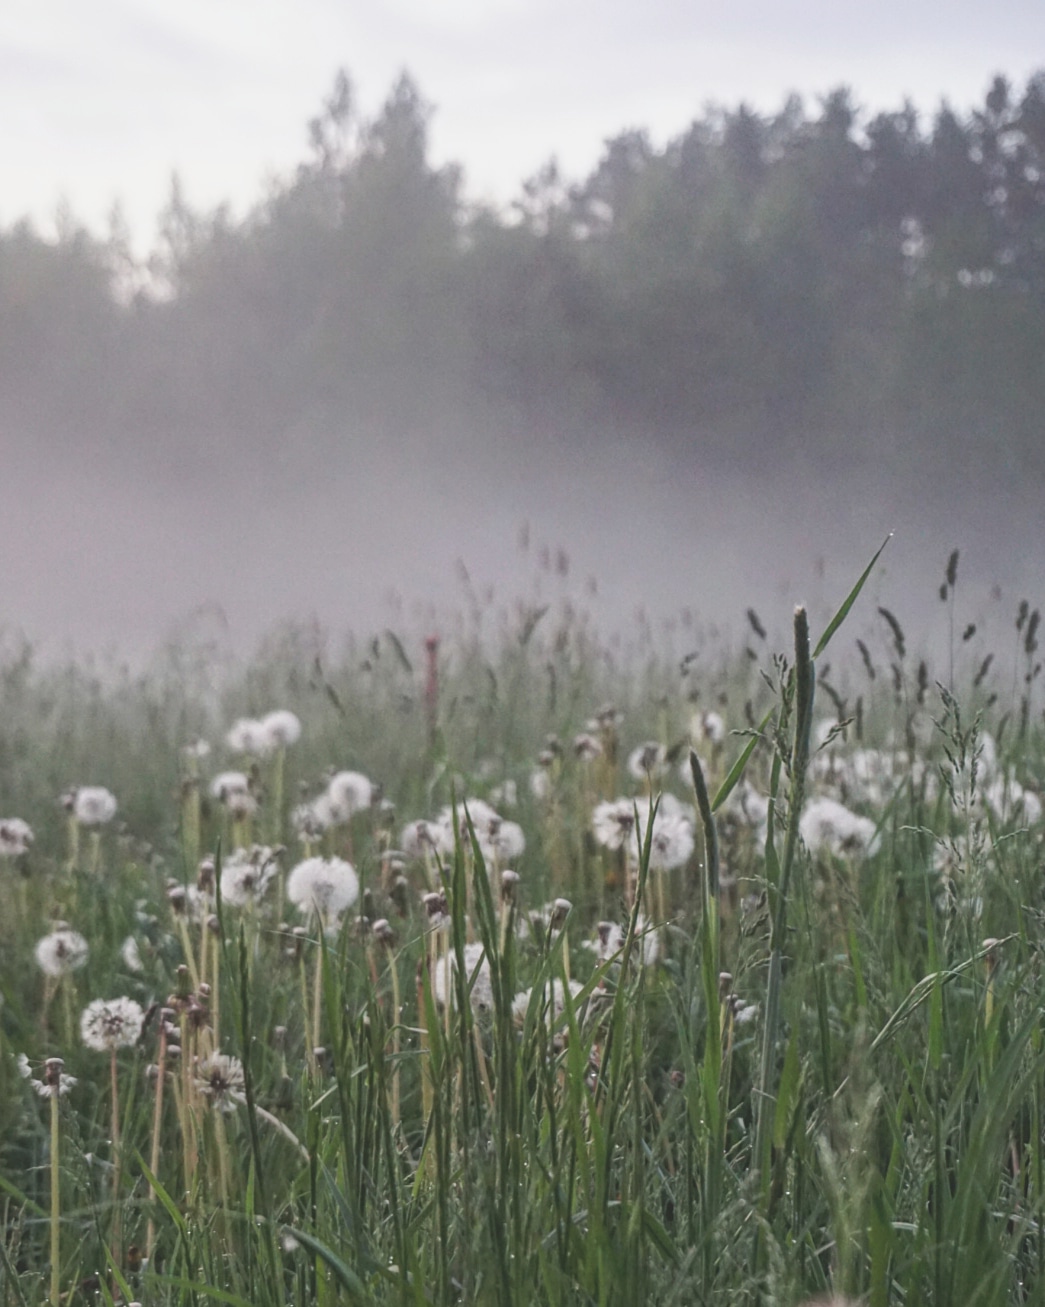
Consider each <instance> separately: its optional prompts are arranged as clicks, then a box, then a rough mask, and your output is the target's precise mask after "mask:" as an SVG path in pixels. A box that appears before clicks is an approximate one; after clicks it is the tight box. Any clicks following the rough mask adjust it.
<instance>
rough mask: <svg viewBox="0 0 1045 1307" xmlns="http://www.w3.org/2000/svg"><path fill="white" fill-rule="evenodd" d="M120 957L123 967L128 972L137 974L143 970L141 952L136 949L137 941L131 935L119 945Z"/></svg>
mask: <svg viewBox="0 0 1045 1307" xmlns="http://www.w3.org/2000/svg"><path fill="white" fill-rule="evenodd" d="M120 957H121V958H122V959H123V965H124V966H125V967H126V968H127V970H128V971H133V972H135V973H137V972H139V971H144V970H145V967H144V965H143V963H142V955H141V950H140V949H139V948H138V941H137V940H136V939H135V938H134V936H133V935H128V936H127V938H126V939H125V940H124V941H123V943H122V944H121V945H120Z"/></svg>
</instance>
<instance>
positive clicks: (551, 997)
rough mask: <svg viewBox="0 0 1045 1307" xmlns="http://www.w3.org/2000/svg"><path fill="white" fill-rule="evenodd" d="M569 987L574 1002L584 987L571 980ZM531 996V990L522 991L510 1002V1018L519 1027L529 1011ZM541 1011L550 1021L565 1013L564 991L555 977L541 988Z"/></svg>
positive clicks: (560, 982)
mask: <svg viewBox="0 0 1045 1307" xmlns="http://www.w3.org/2000/svg"><path fill="white" fill-rule="evenodd" d="M569 986H570V997H571V998H572V999H574V1000H575V999H576V998H577V995H578V994H579V993H580V992H581V990H582V989H583V988H584V986H583V985H581V983H580V982H579V981H576V980H571V981H570V982H569ZM532 995H533V990H532V989H524V990H523V991H522V992H521V993H519V994H516V996H515V998H514V999H513V1000H512V1016H513V1017H514V1018H515V1021H516V1023H517V1024H519V1025H521V1024H522V1023H523V1021H525V1020H526V1013H527V1012H528V1011H529V1007H530V999H531V997H532ZM542 1009H543V1011H545V1012H546V1013H547V1019H548V1020H550V1021H554V1020H556V1018H557V1017H560V1016H562V1014H563V1012H565V1011H566V998H565V990H564V989H563V984H562V981H561V980H559V979H558V978H557V977H553V978H552V979H551V980H550V981H549V982H548V984H547V985H545V986H543V987H542Z"/></svg>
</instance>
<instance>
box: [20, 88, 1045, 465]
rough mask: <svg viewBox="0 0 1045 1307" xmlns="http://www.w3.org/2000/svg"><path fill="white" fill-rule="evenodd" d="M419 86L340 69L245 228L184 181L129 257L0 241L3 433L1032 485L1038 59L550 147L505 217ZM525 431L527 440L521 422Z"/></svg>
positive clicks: (85, 238)
mask: <svg viewBox="0 0 1045 1307" xmlns="http://www.w3.org/2000/svg"><path fill="white" fill-rule="evenodd" d="M432 112H433V110H432V107H431V106H430V105H428V104H427V103H426V101H425V100H424V98H423V95H422V93H421V91H420V90H419V89H418V87H417V86H416V85H415V83H414V82H413V81H412V80H411V79H410V77H409V76H407V75H404V76H403V77H402V78H401V79H400V80H399V81H398V82H397V83H396V85H395V86H394V87H393V88H392V90H391V92H390V94H389V96H388V98H387V100H386V102H385V104H384V106H383V107H382V108H381V110H380V111H379V112H378V113H377V114H376V115H374V116H373V117H371V118H369V119H367V118H364V116H363V115H362V114H361V112H360V110H359V109H358V107H357V104H356V100H355V97H354V93H353V88H352V84H351V81H350V79H349V77H348V75H347V74H345V73H340V74H339V75H338V76H337V78H336V79H335V82H334V85H333V88H332V90H331V92H330V94H329V95H328V97H327V98H326V99H325V100H324V101H323V103H322V104H321V106H320V109H319V112H318V113H317V115H316V117H315V118H314V119H313V120H312V121H311V122H310V123H309V124H308V125H307V143H306V145H305V147H304V148H303V161H302V162H301V163H300V165H299V166H298V167H297V169H296V171H295V172H294V173H293V175H290V176H287V177H284V178H282V179H281V180H279V181H276V182H273V183H271V184H270V185H269V188H268V190H267V192H266V193H265V194H264V195H263V196H262V197H261V198H259V200H258V202H257V203H256V205H255V206H254V207H253V209H252V210H251V211H250V212H249V213H247V214H246V215H244V216H242V217H236V216H234V215H232V213H231V212H230V210H228V209H227V208H219V209H218V210H216V211H211V212H199V211H196V210H194V209H193V208H192V207H191V205H190V204H189V203H188V202H187V201H186V199H185V196H184V193H183V189H182V187H181V186H180V184H179V182H178V180H177V178H176V177H175V178H173V179H172V186H171V193H170V197H169V201H168V203H167V205H166V207H165V209H164V211H163V213H162V214H161V215H160V217H159V222H158V228H157V231H158V235H157V239H156V242H155V245H154V248H153V250H152V253H151V255H150V256H149V258H148V259H147V260H146V261H142V260H139V259H136V258H135V256H134V255H133V253H132V247H131V241H130V237H129V233H128V231H127V229H126V224H125V222H124V221H123V219H122V218H121V216H120V211H119V207H118V205H117V206H116V207H114V211H113V216H112V221H111V227H110V231H109V233H108V235H107V236H106V237H105V238H104V239H103V238H101V237H99V236H97V235H93V234H91V233H90V232H88V230H87V229H86V228H85V227H84V226H83V225H82V224H81V223H80V222H79V221H78V220H77V219H76V217H75V216H74V210H73V208H72V206H70V207H69V208H68V209H67V210H66V211H65V212H64V213H63V215H62V218H61V221H60V223H59V231H58V235H57V237H56V238H45V237H44V236H43V235H41V234H40V232H39V231H38V230H36V229H35V228H34V227H33V225H32V224H31V223H30V222H29V221H28V220H20V221H13V222H9V223H8V225H6V226H5V227H4V228H3V230H2V231H0V388H2V392H3V394H4V396H5V405H4V414H5V416H4V427H5V432H6V438H7V439H8V440H9V441H10V442H12V444H13V443H15V442H17V443H19V444H21V445H23V446H24V447H27V448H30V449H36V450H47V451H50V452H54V453H56V454H59V455H63V454H72V453H74V452H79V453H81V454H85V455H86V456H87V457H94V456H95V455H96V454H97V453H98V452H99V451H101V452H104V454H105V456H106V457H110V456H117V457H119V458H121V459H126V460H129V461H130V462H131V463H140V464H141V465H142V466H143V467H151V466H154V465H155V463H156V462H157V460H159V461H161V462H162V463H163V464H164V465H165V466H169V467H171V468H173V469H175V470H179V469H180V470H181V471H183V472H185V473H186V474H188V473H190V472H191V471H192V470H193V469H196V468H199V467H201V466H202V467H217V466H219V465H222V464H224V463H225V462H226V461H227V462H228V463H229V464H230V465H232V466H236V465H239V464H241V463H242V461H243V460H244V459H248V460H249V459H267V458H270V457H271V456H272V455H273V454H279V455H280V456H281V458H282V459H283V462H284V464H285V465H287V466H288V467H290V468H291V469H294V468H300V469H301V471H302V473H303V474H310V473H312V472H314V471H315V470H316V469H322V468H323V467H325V466H328V465H329V464H330V462H331V461H334V462H336V463H339V464H340V463H344V462H345V461H346V460H348V459H350V458H351V455H352V451H353V449H354V448H355V446H356V442H360V441H367V440H375V439H379V440H382V441H385V442H393V441H402V442H404V447H408V446H409V445H410V443H411V442H417V441H421V442H423V441H424V440H426V439H428V437H429V435H430V433H431V432H433V431H434V430H438V429H442V430H454V429H457V428H461V429H468V430H472V431H482V430H484V429H487V428H489V429H493V428H494V427H496V428H497V429H498V430H499V431H500V432H501V438H504V433H505V432H507V433H509V438H512V439H523V438H533V439H535V440H538V441H539V440H541V439H543V440H546V441H556V442H559V441H575V442H591V443H593V444H595V445H596V446H597V443H598V441H599V440H601V439H609V438H611V437H613V436H621V435H624V436H626V437H627V438H629V439H631V438H639V439H641V440H649V441H654V442H656V443H657V444H658V445H659V446H661V447H663V448H665V449H668V450H670V451H671V452H672V453H673V454H674V453H677V454H679V455H680V456H681V457H683V458H684V459H686V460H687V461H688V460H690V459H692V458H693V457H698V458H701V459H704V460H707V461H710V462H715V461H716V460H720V461H724V460H729V461H732V462H735V463H737V464H739V465H740V466H752V467H754V466H760V467H761V466H764V465H765V464H766V462H767V461H771V460H775V459H780V458H793V457H796V456H797V457H799V458H800V459H802V460H804V461H805V462H806V463H807V464H809V465H812V466H814V467H815V466H820V465H825V466H830V467H832V468H849V467H853V468H860V467H874V466H881V465H888V466H891V467H894V468H896V467H899V468H901V469H904V470H908V471H910V472H911V473H912V475H917V474H920V473H923V472H929V471H930V470H935V471H936V472H939V471H940V470H941V469H946V470H947V471H948V472H950V473H954V474H957V475H959V476H963V477H968V476H974V477H976V476H982V477H984V478H989V479H990V480H991V481H993V482H995V483H997V482H999V481H1005V480H1006V479H1010V480H1015V479H1017V478H1019V479H1025V478H1026V477H1027V476H1028V475H1033V474H1036V473H1037V472H1039V471H1041V470H1045V454H1043V451H1042V442H1041V439H1040V433H1041V414H1042V411H1043V400H1045V73H1040V74H1037V75H1035V76H1034V77H1033V78H1031V79H1030V80H1029V81H1028V83H1027V84H1026V86H1025V87H1023V88H1022V89H1019V88H1016V87H1014V86H1012V85H1011V84H1010V83H1009V81H1007V80H1006V79H1005V78H1004V77H1002V76H998V77H996V78H995V79H994V80H993V82H992V83H991V85H990V87H989V90H988V92H987V94H986V97H985V99H984V101H983V103H982V105H981V106H979V107H977V108H975V109H973V110H971V111H969V112H967V113H959V112H957V111H956V110H954V109H952V108H950V107H948V106H947V105H943V106H942V107H941V108H940V109H939V110H938V112H936V114H935V116H933V117H932V118H931V120H927V119H926V118H925V117H924V116H921V115H919V114H918V113H917V112H916V111H915V109H914V108H913V107H912V106H911V105H910V104H905V105H902V106H901V107H899V108H897V109H892V110H889V111H881V112H874V113H870V112H866V111H864V110H862V109H860V108H858V107H857V105H856V103H855V100H854V96H853V94H852V93H851V92H850V91H847V90H845V89H838V90H835V91H833V92H831V93H830V94H828V95H826V96H824V97H822V98H821V99H820V100H819V101H818V103H817V104H816V105H815V106H814V107H813V108H812V109H811V108H810V106H809V105H808V104H805V103H803V101H801V100H800V99H799V98H798V97H796V96H793V97H791V98H789V99H788V100H787V102H786V103H785V104H784V106H783V107H782V109H781V110H780V111H779V112H778V113H777V114H775V115H773V116H763V115H759V114H757V113H754V112H752V111H751V110H750V109H749V108H747V107H745V106H744V105H743V104H741V105H739V106H737V107H735V108H722V107H708V108H706V109H705V110H704V111H703V112H702V113H701V115H700V116H699V117H697V118H696V119H695V120H694V121H693V122H692V123H691V124H690V125H689V126H688V127H686V128H685V129H684V130H682V131H681V132H680V133H679V134H678V136H677V137H675V138H674V139H673V140H671V141H670V142H669V143H667V144H666V145H665V146H664V147H663V148H657V147H655V146H654V145H653V144H652V143H651V141H650V138H649V136H648V134H647V133H646V132H644V131H643V130H641V129H636V130H633V131H628V132H625V133H623V134H620V135H618V136H616V137H615V138H613V139H610V140H607V141H606V142H605V147H604V150H603V153H602V156H601V158H600V160H599V162H598V164H597V166H596V167H595V168H594V170H593V171H592V172H591V174H590V175H589V176H587V177H584V178H581V179H570V178H567V177H565V176H563V175H561V172H560V170H559V169H558V167H557V166H556V164H555V163H554V161H551V162H549V163H548V165H547V166H546V167H544V168H543V169H541V170H540V172H539V173H538V174H537V175H536V176H534V177H532V178H530V179H529V180H527V181H525V182H523V183H522V184H521V186H520V189H519V193H518V198H517V199H516V200H515V202H513V203H512V204H511V205H509V206H505V207H504V208H502V209H494V208H491V207H489V206H483V205H476V204H474V203H472V202H471V201H469V199H468V198H467V194H466V187H465V177H464V174H463V171H462V170H461V169H460V168H458V167H456V166H453V167H436V166H434V165H433V164H432V163H431V161H430V158H429V142H428V126H429V121H430V116H431V113H432ZM513 433H514V434H513Z"/></svg>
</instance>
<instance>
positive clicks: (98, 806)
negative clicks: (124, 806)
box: [73, 785, 116, 826]
mask: <svg viewBox="0 0 1045 1307" xmlns="http://www.w3.org/2000/svg"><path fill="white" fill-rule="evenodd" d="M73 816H74V817H75V818H76V820H77V821H78V822H79V823H80V825H81V826H104V825H105V824H106V822H110V821H112V819H113V817H115V816H116V797H115V795H113V794H112V793H111V792H110V791H109V790H107V789H106V788H105V787H104V786H103V785H81V786H80V788H79V789H78V790H77V791H76V797H75V799H74V800H73Z"/></svg>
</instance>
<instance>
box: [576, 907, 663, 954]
mask: <svg viewBox="0 0 1045 1307" xmlns="http://www.w3.org/2000/svg"><path fill="white" fill-rule="evenodd" d="M627 934H628V932H627V930H626V929H625V928H624V927H623V926H622V925H621V924H620V923H619V922H617V921H600V922H599V923H598V925H597V926H596V927H595V934H594V936H593V937H592V938H591V939H589V940H585V941H584V947H585V948H587V949H590V950H591V951H592V952H593V953H594V954H595V957H596V958H597V959H598V961H599V962H608V961H609V960H610V959H611V958H615V957H617V956H618V954H619V953H620V952H621V950H622V949H623V948H624V941H625V939H626V938H627ZM632 957H633V959H634V960H636V961H638V962H641V963H642V965H643V966H644V967H651V966H653V965H654V964H655V963H656V961H657V959H658V958H659V957H660V931H659V930H655V929H653V928H652V927H651V926H650V924H649V922H648V921H647V920H646V918H645V917H644V916H643V915H642V914H641V913H640V914H639V917H638V920H637V921H636V923H635V945H634V952H633V954H632Z"/></svg>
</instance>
